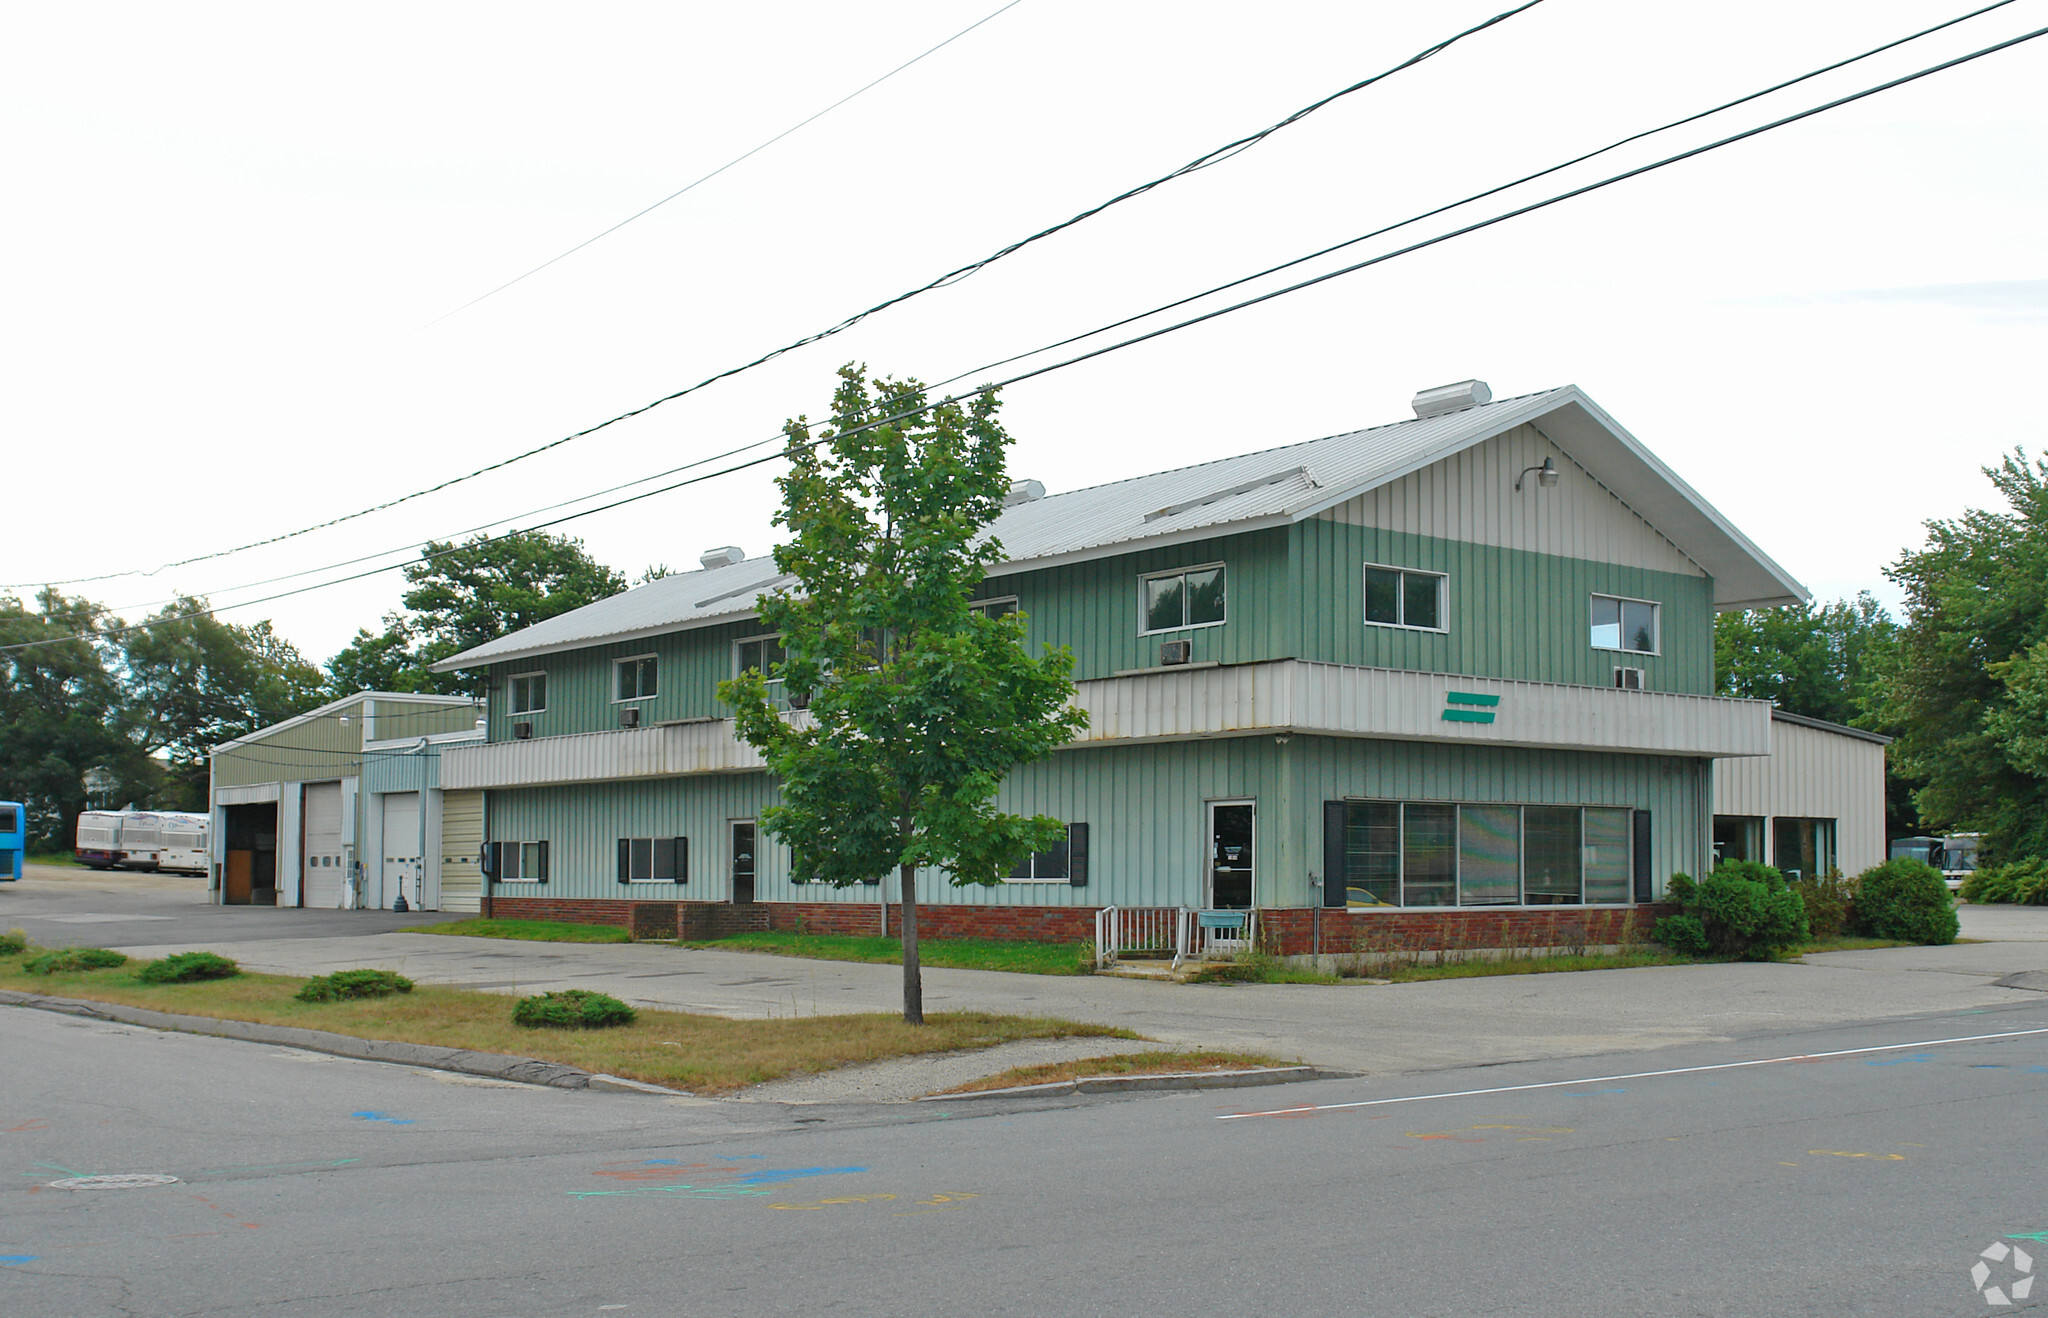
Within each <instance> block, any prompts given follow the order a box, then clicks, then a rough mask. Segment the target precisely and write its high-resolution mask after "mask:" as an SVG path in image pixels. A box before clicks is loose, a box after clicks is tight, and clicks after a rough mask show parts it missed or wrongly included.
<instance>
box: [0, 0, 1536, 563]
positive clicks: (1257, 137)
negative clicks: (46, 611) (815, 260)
mask: <svg viewBox="0 0 2048 1318" xmlns="http://www.w3.org/2000/svg"><path fill="white" fill-rule="evenodd" d="M1541 3H1543V0H1526V3H1523V4H1520V5H1517V6H1516V7H1514V8H1512V9H1508V10H1505V11H1503V12H1502V13H1498V14H1495V15H1494V16H1493V17H1491V18H1489V19H1486V20H1485V21H1484V22H1480V23H1475V24H1473V25H1472V26H1471V27H1468V28H1466V29H1465V30H1463V31H1461V32H1458V33H1456V34H1454V35H1452V36H1449V37H1445V38H1444V39H1443V40H1441V41H1438V42H1437V43H1435V44H1434V45H1432V46H1430V47H1428V48H1427V49H1425V50H1421V51H1418V52H1417V53H1415V54H1413V55H1410V56H1409V57H1408V58H1407V59H1405V60H1402V61H1401V62H1400V63H1399V64H1396V65H1394V66H1393V67H1392V68H1389V69H1386V70H1384V71H1383V72H1380V73H1376V74H1373V75H1372V76H1371V77H1368V78H1362V79H1360V80H1359V81H1357V82H1354V83H1352V84H1351V85H1350V86H1348V87H1344V88H1341V89H1339V90H1338V91H1335V92H1332V93H1330V94H1329V95H1327V96H1324V97H1322V98H1321V99H1319V100H1316V101H1313V102H1311V103H1310V104H1308V105H1305V106H1303V107H1302V108H1301V109H1299V110H1296V111H1295V112H1294V113H1292V114H1290V115H1288V116H1287V117H1286V118H1284V119H1281V120H1279V121H1278V122H1276V123H1273V124H1269V125H1268V126H1266V127H1265V128H1262V129H1260V130H1258V131H1257V132H1254V133H1249V134H1247V135H1245V136H1243V137H1240V138H1237V139H1236V140H1234V141H1231V142H1226V143H1224V144H1223V145H1222V146H1219V147H1217V148H1215V149H1214V150H1211V151H1207V152H1204V153H1203V154H1202V155H1199V156H1197V157H1195V158H1194V159H1193V160H1190V161H1189V162H1188V163H1187V164H1185V165H1182V166H1181V167H1180V168H1178V169H1175V170H1173V171H1171V172H1169V173H1166V174H1162V175H1161V176H1159V177H1158V178H1155V179H1152V180H1150V181H1148V182H1145V183H1140V184H1139V185H1137V186H1136V187H1133V188H1127V189H1125V190H1124V191H1123V192H1120V193H1118V194H1117V195H1116V196H1114V197H1111V198H1110V199H1109V200H1107V201H1104V202H1100V203H1098V204H1097V205H1094V206H1091V207H1089V208H1088V209H1087V210H1084V211H1081V212H1080V213H1078V214H1076V215H1073V216H1071V217H1069V218H1067V219H1065V220H1062V221H1060V222H1059V223H1057V224H1054V225H1050V226H1048V227H1046V228H1044V229H1040V230H1039V231H1038V232H1036V233H1034V234H1031V235H1030V236H1028V237H1025V238H1021V239H1018V240H1017V241H1016V242H1013V243H1010V244H1009V245H1008V246H1005V247H1002V248H999V249H998V250H996V251H995V252H992V253H990V254H989V255H987V256H984V257H982V258H981V259H980V260H978V261H973V262H970V263H969V264H967V265H963V266H960V267H959V268H958V269H955V270H950V271H948V272H946V273H945V274H943V275H940V276H938V277H937V278H935V279H931V280H928V281H926V282H925V283H923V284H920V285H918V286H916V287H915V288H911V289H909V290H907V291H905V292H902V293H898V294H897V295H895V296H894V297H891V298H888V299H886V300H884V301H882V302H877V303H876V304H874V305H873V306H871V307H868V308H866V309H865V310H862V311H857V312H855V313H854V314H853V315H851V316H848V317H846V318H845V319H843V320H841V321H839V322H838V323H836V324H834V325H831V326H829V327H827V328H825V329H822V330H818V331H817V332H815V333H812V334H807V335H805V336H803V337H802V338H800V339H796V340H794V341H792V342H790V343H786V344H784V345H783V346H781V347H779V348H773V349H770V350H769V351H767V352H764V353H762V354H761V355H760V356H758V357H755V358H754V359H753V360H751V361H748V362H744V363H742V364H740V365H738V366H734V367H730V368H728V369H726V370H723V371H720V372H718V373H717V374H715V375H710V376H706V377H705V378H704V379H702V380H699V381H698V382H697V383H695V384H692V385H688V386H686V387H684V388H681V389H678V390H676V391H675V392H673V393H669V394H664V395H662V396H661V397H659V398H656V399H655V400H653V401H652V402H649V403H646V404H643V405H642V406H639V407H636V408H633V409H631V410H629V411H625V412H621V413H619V414H618V415H617V416H613V417H610V418H608V419H606V420H604V421H600V422H598V423H597V424H596V425H593V426H586V427H584V428H583V429H582V430H578V431H574V432H572V433H570V434H567V435H563V436H561V437H560V438H558V439H552V440H549V441H548V442H547V443H545V444H539V445H536V446H535V447H533V448H530V449H527V450H525V451H524V452H520V453H515V454H513V455H511V456H510V457H507V458H502V459H500V460H498V461H496V462H492V463H489V464H487V465H485V466H482V467H478V468H477V469H476V470H474V471H471V472H466V473H464V474H463V475H460V476H451V477H449V478H448V479H447V480H444V481H440V482H437V483H436V484H433V485H429V486H426V487H425V488H423V489H418V490H414V491H413V492H412V493H410V494H402V495H399V496H397V497H396V498H392V499H386V500H385V501H384V502H382V503H377V504H372V505H370V506H369V507H367V508H361V509H358V510H357V511H355V512H352V513H345V514H343V515H341V516H339V517H331V518H328V519H327V520H326V521H324V522H315V523H313V524H312V525H311V526H304V527H300V528H299V529H298V530H296V531H287V532H284V533H283V534H280V535H274V536H268V537H266V538H264V539H261V540H252V541H250V542H249V543H247V544H244V545H237V546H235V547H234V548H232V549H221V550H215V551H214V552H212V553H206V554H195V555H193V556H192V557H190V558H181V559H176V560H174V561H172V562H168V563H164V564H161V565H159V566H158V567H155V568H151V569H149V570H148V571H139V570H135V569H130V570H127V571H123V572H107V573H101V574H99V575H97V576H89V577H67V578H65V579H63V580H61V581H19V582H10V583H7V584H6V585H5V586H0V589H17V588H27V587H32V586H39V585H51V586H75V585H82V584H84V583H86V582H91V581H109V580H112V579H113V578H115V577H126V576H154V575H156V574H157V573H158V572H163V571H167V570H169V569H170V568H174V567H188V566H190V565H191V564H193V563H203V562H207V561H209V560H212V559H216V558H226V557H228V556H229V555H232V554H240V553H245V552H247V551H248V550H251V549H260V548H262V547H264V546H265V545H274V544H278V543H280V542H282V541H285V540H293V539H297V538H298V537H300V536H303V535H311V534H312V533H313V532H315V531H324V530H326V529H328V528H330V527H335V526H340V525H341V524H342V523H344V522H352V521H355V520H356V519H358V518H362V517H368V516H370V515H371V514H372V513H379V512H383V511H385V510H386V509H389V508H395V507H397V506H398V505H400V504H402V503H410V502H412V501H413V500H415V499H421V498H425V497H426V496H427V495H430V494H437V493H439V492H440V491H442V490H445V489H448V488H450V487H451V486H455V485H460V484H462V483H463V482H464V481H471V480H475V479H476V478H477V477H479V476H484V475H488V474H489V473H491V472H494V471H499V470H502V469H503V468H506V467H509V466H512V465H513V464H514V463H518V462H524V461H526V460H527V459H528V458H532V457H538V456H539V455H540V454H543V453H547V452H549V451H551V450H554V449H557V448H560V447H562V446H563V445H564V444H570V443H573V442H575V441H576V440H579V439H584V438H586V437H588V436H590V435H594V434H596V433H597V432H598V431H600V430H605V429H607V428H609V427H611V426H615V425H617V424H619V423H620V422H621V421H628V420H631V419H632V418H634V417H636V416H641V415H643V414H645V413H647V412H651V411H653V410H654V409H655V408H657V407H660V406H662V405H663V404H664V403H672V402H674V401H675V400H676V399H678V398H683V397H686V396H688V395H690V394H693V393H696V392H697V391H698V390H700V389H704V388H707V387H708V386H710V385H713V384H716V383H717V382H718V381H720V380H725V379H730V378H731V377H733V376H736V375H740V374H742V373H744V372H746V371H750V370H753V369H754V368H755V367H758V366H762V365H765V364H766V363H768V362H771V361H773V360H775V359H776V358H778V357H781V356H783V355H784V354H786V353H790V352H794V351H795V350H797V349H799V348H803V347H807V346H809V345H811V344H813V343H818V342H821V341H822V340H825V339H828V338H831V337H832V336H833V335H835V334H841V333H844V332H845V331H847V330H849V329H852V328H853V327H854V326H855V325H858V324H860V323H861V322H862V321H864V320H866V319H867V318H868V317H870V316H873V315H875V314H876V313H878V312H881V311H886V310H887V309H889V308H890V307H894V306H897V305H900V304H901V303H904V302H908V301H909V300H911V299H912V298H915V297H918V296H920V295H921V294H924V293H928V292H930V291H932V290H933V289H936V288H941V287H945V286H946V285H949V284H953V283H957V282H959V281H960V280H962V279H965V278H967V277H968V276H970V275H972V274H974V273H975V272H976V271H979V270H982V269H985V268H986V267H988V266H990V265H992V264H994V263H995V262H997V261H1000V260H1002V259H1003V258H1004V257H1006V256H1010V255H1012V254H1014V253H1016V252H1019V251H1022V250H1023V249H1024V248H1026V247H1028V246H1030V245H1031V244H1033V243H1036V242H1039V241H1041V240H1042V239H1045V238H1049V237H1051V236H1052V235H1054V234H1056V233H1059V232H1060V231H1061V230H1064V229H1069V228H1072V227H1073V226H1075V225H1077V224H1080V223H1081V222H1083V221H1084V220H1088V219H1091V218H1093V217H1094V216H1096V215H1100V214H1101V213H1102V212H1104V211H1106V210H1108V209H1110V208H1111V207H1112V206H1116V205H1119V204H1120V203H1122V202H1126V201H1129V200H1131V199H1132V198H1134V197H1139V196H1142V195H1144V194H1145V193H1147V192H1150V191H1152V190H1153V189H1155V188H1158V187H1161V186H1162V185H1164V184H1167V183H1170V182H1172V181H1173V180H1174V179H1177V178H1182V177H1185V176H1186V175H1189V174H1192V173H1195V172H1196V171H1198V170H1203V169H1207V168H1208V167H1209V166H1211V165H1215V164H1220V163H1222V162H1223V161H1225V160H1228V159H1230V158H1231V157H1233V156H1236V155H1239V154H1241V153H1243V152H1244V151H1246V150H1249V149H1250V148H1251V147H1253V146H1256V145H1258V144H1259V143H1260V142H1262V141H1264V140H1265V139H1266V138H1268V137H1270V136H1272V135H1273V134H1274V133H1277V132H1279V131H1280V130H1281V129H1283V128H1286V127H1288V126H1290V125H1292V124H1295V123H1298V122H1300V121H1301V120H1302V119H1304V118H1306V117H1307V116H1309V115H1311V114H1313V113H1315V112H1316V111H1317V110H1320V109H1322V108H1323V107H1325V106H1327V105H1329V104H1330V103H1332V102H1333V101H1337V100H1339V99H1341V98H1343V97H1346V96H1349V95H1351V94H1352V93H1354V92H1358V91H1362V90H1364V89H1365V88H1367V87H1370V86H1372V85H1373V84H1375V83H1378V82H1381V81H1384V80H1385V79H1387V78H1391V77H1393V76H1394V75H1395V74H1397V73H1400V72H1401V71H1402V70H1404V69H1410V68H1413V67H1415V66H1416V65H1417V64H1420V63H1422V62H1423V61H1424V60H1427V59H1429V58H1431V57H1432V56H1435V55H1439V54H1441V53H1443V52H1444V51H1446V50H1448V49H1450V48H1451V47H1452V46H1454V45H1456V44H1457V43H1458V42H1460V41H1462V40H1464V39H1465V38H1466V37H1469V36H1472V35H1473V34H1474V33H1477V32H1482V31H1485V30H1486V29H1487V28H1490V27H1493V26H1495V25H1496V24H1499V23H1503V22H1506V21H1507V20H1508V19H1510V18H1513V17H1514V16H1516V15H1517V14H1520V13H1523V12H1525V11H1527V10H1530V9H1533V8H1535V7H1536V6H1537V5H1539V4H1541ZM998 12H1000V11H998Z"/></svg>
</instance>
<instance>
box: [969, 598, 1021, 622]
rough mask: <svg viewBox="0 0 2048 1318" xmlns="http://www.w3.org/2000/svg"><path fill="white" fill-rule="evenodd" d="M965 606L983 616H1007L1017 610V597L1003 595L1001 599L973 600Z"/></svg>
mask: <svg viewBox="0 0 2048 1318" xmlns="http://www.w3.org/2000/svg"><path fill="white" fill-rule="evenodd" d="M967 607H968V608H970V609H972V610H974V611H975V612H976V613H979V614H980V615H981V616H982V617H984V618H1007V617H1009V616H1010V615H1011V614H1013V613H1015V612H1016V611H1017V597H1016V596H1015V595H1005V596H1003V597H1002V598H1001V599H987V600H975V601H974V602H973V603H972V604H969V605H968V606H967Z"/></svg>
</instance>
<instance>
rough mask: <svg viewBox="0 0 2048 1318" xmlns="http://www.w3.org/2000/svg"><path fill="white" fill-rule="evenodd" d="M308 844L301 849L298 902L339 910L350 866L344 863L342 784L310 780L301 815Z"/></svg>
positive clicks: (308, 905) (303, 904) (346, 888)
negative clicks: (300, 878) (301, 873)
mask: <svg viewBox="0 0 2048 1318" xmlns="http://www.w3.org/2000/svg"><path fill="white" fill-rule="evenodd" d="M301 819H302V820H303V821H304V822H303V828H304V830H305V832H304V837H305V845H304V846H303V847H301V848H300V849H299V856H300V864H302V865H303V866H304V867H305V868H304V870H303V874H304V879H303V881H302V882H301V883H300V885H299V904H300V905H301V906H305V907H308V908H322V909H328V910H338V909H340V907H341V906H342V904H343V899H344V897H345V896H346V894H347V892H348V869H347V867H346V866H344V865H343V864H342V851H341V784H340V783H307V784H306V806H305V812H304V814H303V815H302V816H301Z"/></svg>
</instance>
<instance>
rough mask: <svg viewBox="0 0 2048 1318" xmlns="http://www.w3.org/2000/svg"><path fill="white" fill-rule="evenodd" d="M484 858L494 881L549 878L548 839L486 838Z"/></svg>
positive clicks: (542, 881)
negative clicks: (546, 840) (508, 839)
mask: <svg viewBox="0 0 2048 1318" xmlns="http://www.w3.org/2000/svg"><path fill="white" fill-rule="evenodd" d="M483 859H484V873H485V874H486V875H487V876H489V877H490V879H491V880H492V881H493V882H495V883H546V882H547V881H548V844H547V843H545V842H486V843H484V857H483Z"/></svg>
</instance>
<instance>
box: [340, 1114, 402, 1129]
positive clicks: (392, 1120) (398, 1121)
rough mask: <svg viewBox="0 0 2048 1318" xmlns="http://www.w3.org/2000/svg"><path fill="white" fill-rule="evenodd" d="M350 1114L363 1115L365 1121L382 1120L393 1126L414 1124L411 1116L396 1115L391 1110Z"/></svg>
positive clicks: (354, 1115)
mask: <svg viewBox="0 0 2048 1318" xmlns="http://www.w3.org/2000/svg"><path fill="white" fill-rule="evenodd" d="M349 1115H350V1116H352V1117H361V1118H362V1119H363V1120H364V1121H382V1122H386V1123H388V1124H390V1125H393V1126H410V1125H411V1124H412V1118H411V1117H394V1116H392V1115H391V1114H390V1113H389V1112H351V1113H349Z"/></svg>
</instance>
